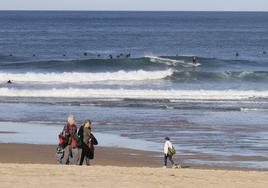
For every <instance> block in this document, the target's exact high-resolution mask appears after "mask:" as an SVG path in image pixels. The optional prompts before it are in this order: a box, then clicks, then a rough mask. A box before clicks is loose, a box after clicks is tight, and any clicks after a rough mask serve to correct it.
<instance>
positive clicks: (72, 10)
mask: <svg viewBox="0 0 268 188" xmlns="http://www.w3.org/2000/svg"><path fill="white" fill-rule="evenodd" d="M0 11H33V12H34V11H36V12H41V11H47V12H49V11H51V12H53V11H54V12H56V11H62V12H67V11H69V12H252V13H254V12H255V13H257V12H261V13H266V12H268V10H75V9H0Z"/></svg>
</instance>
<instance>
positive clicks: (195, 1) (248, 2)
mask: <svg viewBox="0 0 268 188" xmlns="http://www.w3.org/2000/svg"><path fill="white" fill-rule="evenodd" d="M0 9H1V10H182V11H185V10H193V11H268V0H0Z"/></svg>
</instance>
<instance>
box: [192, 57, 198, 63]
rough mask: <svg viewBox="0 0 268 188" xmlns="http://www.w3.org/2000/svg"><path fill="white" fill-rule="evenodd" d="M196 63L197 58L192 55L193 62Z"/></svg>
mask: <svg viewBox="0 0 268 188" xmlns="http://www.w3.org/2000/svg"><path fill="white" fill-rule="evenodd" d="M196 63H197V58H196V57H195V56H194V57H193V64H196Z"/></svg>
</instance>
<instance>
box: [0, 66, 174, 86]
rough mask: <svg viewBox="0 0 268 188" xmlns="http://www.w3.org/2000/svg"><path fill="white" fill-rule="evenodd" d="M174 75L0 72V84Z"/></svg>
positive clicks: (153, 73)
mask: <svg viewBox="0 0 268 188" xmlns="http://www.w3.org/2000/svg"><path fill="white" fill-rule="evenodd" d="M172 74H173V70H172V69H167V70H163V71H144V70H137V71H129V72H127V71H123V70H122V71H117V72H100V73H80V72H64V73H33V72H28V73H5V72H0V82H6V81H7V80H12V81H13V82H60V83H79V82H98V81H142V80H160V79H164V78H166V77H168V76H171V75H172Z"/></svg>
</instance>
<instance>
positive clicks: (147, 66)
mask: <svg viewBox="0 0 268 188" xmlns="http://www.w3.org/2000/svg"><path fill="white" fill-rule="evenodd" d="M8 59H9V60H8ZM168 67H172V68H174V69H177V70H184V69H189V68H193V67H202V69H217V68H221V70H222V69H225V70H228V69H229V71H232V68H235V69H237V67H239V68H243V67H250V70H251V69H252V68H253V67H259V68H261V69H259V70H263V68H266V70H267V62H255V61H248V60H241V59H233V60H232V59H231V60H223V59H216V58H205V57H197V64H193V63H192V56H145V57H139V58H114V59H101V58H100V59H74V60H68V59H60V60H41V59H31V60H30V61H26V60H24V59H21V61H19V60H18V59H15V57H2V56H0V69H1V70H15V71H16V70H21V71H24V70H25V71H28V70H33V71H43V72H44V71H48V72H52V71H56V72H70V71H77V70H85V71H89V70H100V71H103V70H104V69H105V70H107V69H116V70H134V69H135V70H137V69H143V70H159V69H163V68H164V69H165V68H168ZM254 70H255V69H254ZM241 71H242V70H241Z"/></svg>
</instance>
